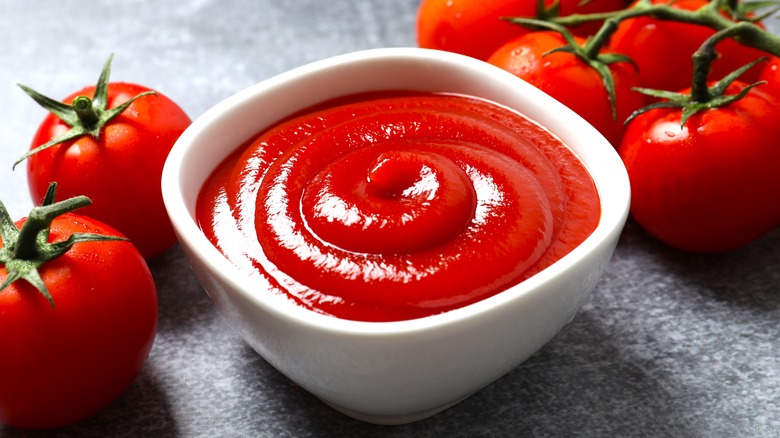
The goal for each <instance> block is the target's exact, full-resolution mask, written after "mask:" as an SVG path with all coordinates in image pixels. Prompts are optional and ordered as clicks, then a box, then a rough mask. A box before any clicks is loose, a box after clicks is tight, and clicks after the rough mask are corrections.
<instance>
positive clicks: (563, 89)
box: [488, 26, 645, 146]
mask: <svg viewBox="0 0 780 438" xmlns="http://www.w3.org/2000/svg"><path fill="white" fill-rule="evenodd" d="M551 27H554V26H551ZM488 62H489V63H491V64H493V65H496V66H498V67H501V68H502V69H504V70H507V71H509V72H510V73H512V74H514V75H515V76H518V77H520V78H521V79H524V80H526V81H528V82H529V83H531V84H532V85H534V86H536V87H537V88H539V89H541V90H542V91H544V92H546V93H547V94H549V95H550V96H552V97H554V98H555V99H557V100H559V101H560V102H561V103H563V104H564V105H566V106H567V107H569V108H570V109H572V110H573V111H574V112H576V113H577V114H579V115H580V116H581V117H583V118H584V119H585V120H587V121H588V122H589V123H590V124H592V125H593V126H594V127H595V128H596V129H597V130H598V131H599V132H601V134H602V135H604V137H606V138H607V140H609V141H610V143H612V144H613V145H614V146H617V145H618V144H619V143H620V139H621V137H622V135H623V130H624V126H623V121H624V120H625V119H626V118H627V117H628V116H629V115H630V114H631V113H632V112H634V111H635V110H637V109H638V108H640V107H641V106H642V105H644V103H645V99H644V97H643V96H642V95H641V94H639V93H636V92H634V91H633V90H632V88H633V87H634V86H636V71H635V70H634V67H633V66H632V65H631V63H629V62H626V59H625V58H622V57H620V56H617V55H616V54H611V53H609V52H606V51H601V50H599V47H598V45H597V43H596V42H595V38H594V39H589V40H587V41H586V40H585V39H583V38H581V37H576V36H572V35H570V34H568V32H567V31H566V30H565V29H562V28H561V29H558V30H556V31H552V30H549V31H536V32H531V33H528V34H526V35H523V36H521V37H518V38H516V39H514V40H512V41H509V42H508V43H506V44H504V45H503V46H502V47H501V48H499V49H498V50H497V51H496V52H495V53H494V54H493V55H492V56H491V57H490V58H488Z"/></svg>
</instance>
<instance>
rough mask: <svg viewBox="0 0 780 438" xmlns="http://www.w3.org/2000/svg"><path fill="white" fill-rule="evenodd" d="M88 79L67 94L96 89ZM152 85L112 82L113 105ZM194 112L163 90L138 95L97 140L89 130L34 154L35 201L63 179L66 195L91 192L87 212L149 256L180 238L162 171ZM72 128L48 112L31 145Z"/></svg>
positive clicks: (30, 160) (31, 180)
mask: <svg viewBox="0 0 780 438" xmlns="http://www.w3.org/2000/svg"><path fill="white" fill-rule="evenodd" d="M94 90H95V87H87V88H84V89H83V90H81V91H79V92H77V93H74V94H72V95H70V96H69V97H67V98H66V99H65V100H64V102H65V103H68V104H70V103H72V102H73V100H74V99H75V98H76V97H77V96H87V97H92V95H93V93H94ZM144 91H149V89H148V88H146V87H143V86H140V85H135V84H129V83H121V82H115V83H114V82H112V83H109V84H108V108H114V107H116V106H118V105H120V104H122V103H123V102H126V101H127V100H129V99H130V98H132V97H133V96H135V95H137V94H139V93H141V92H144ZM190 123H191V121H190V118H189V117H188V116H187V115H186V114H185V113H184V111H183V110H182V109H181V108H179V106H177V105H176V104H175V103H174V102H173V101H171V100H170V99H169V98H167V97H166V96H164V95H162V94H160V93H157V95H156V96H153V95H151V96H143V97H141V98H139V99H137V100H136V101H135V102H133V103H132V104H131V105H130V106H129V107H128V108H127V109H126V110H125V111H124V112H122V113H121V114H120V115H119V116H117V117H116V118H114V119H113V120H111V121H110V122H108V123H107V124H106V125H105V126H104V127H103V129H102V130H101V131H102V132H101V133H100V139H99V140H96V139H95V138H94V137H92V136H91V135H83V136H81V137H78V138H77V139H75V140H72V141H67V142H65V143H62V144H59V145H55V146H52V147H50V148H48V149H45V150H42V151H40V152H37V153H35V154H33V155H32V156H30V157H29V158H28V161H27V171H28V183H29V187H30V194H31V195H32V199H33V202H36V203H40V202H41V200H42V199H43V196H44V195H45V194H46V190H47V189H48V186H49V183H51V182H55V181H56V182H57V183H59V192H60V193H61V196H62V197H63V198H69V197H73V196H77V195H85V196H88V197H89V198H91V199H92V205H91V206H89V207H87V208H85V209H84V210H83V214H84V215H86V216H89V217H92V218H95V219H97V220H100V221H101V222H104V223H106V224H109V225H111V226H112V227H115V228H117V229H118V230H119V231H120V232H122V233H123V234H124V235H126V236H127V237H128V238H129V239H130V240H131V241H132V242H133V243H134V244H135V246H136V247H137V248H138V249H139V250H140V251H141V253H142V254H143V255H144V257H146V258H149V257H152V256H154V255H157V254H159V253H160V252H162V251H164V250H165V249H167V248H169V247H170V246H172V245H173V244H174V243H176V235H175V234H174V231H173V227H172V225H171V223H170V220H169V218H168V214H167V212H166V210H165V206H164V205H163V200H162V190H161V188H160V178H161V176H162V168H163V164H164V163H165V159H166V158H167V157H168V152H169V151H170V149H171V147H172V146H173V144H174V143H175V142H176V140H177V139H178V138H179V136H180V135H181V133H182V132H183V131H184V129H185V128H187V127H188V126H189V125H190ZM68 129H70V126H68V125H67V124H66V123H65V122H63V121H62V120H60V119H59V118H57V117H55V116H54V115H53V114H49V115H48V116H47V117H46V118H45V119H44V121H43V122H42V124H41V126H40V127H39V128H38V131H37V133H36V134H35V137H34V139H33V141H32V145H31V149H34V148H36V147H37V146H39V145H42V144H44V143H46V142H48V141H50V140H52V139H53V138H55V137H57V136H59V135H60V134H62V133H63V132H65V131H67V130H68Z"/></svg>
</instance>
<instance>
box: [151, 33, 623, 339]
mask: <svg viewBox="0 0 780 438" xmlns="http://www.w3.org/2000/svg"><path fill="white" fill-rule="evenodd" d="M388 59H404V60H412V61H423V62H426V63H431V62H433V63H436V64H437V65H438V66H440V67H441V68H460V69H466V70H470V71H471V72H473V73H474V74H477V75H482V76H484V77H486V78H489V79H491V80H496V81H499V82H503V83H506V84H508V85H511V86H512V87H517V89H518V90H519V91H518V92H522V93H523V94H524V95H527V96H528V97H526V98H524V101H529V102H530V101H533V102H532V105H534V106H537V107H538V106H541V105H542V104H543V105H545V106H549V107H550V108H551V109H550V110H549V111H547V112H548V113H549V114H550V117H552V115H553V114H554V117H555V118H554V119H549V118H548V120H547V121H546V122H547V123H545V121H541V120H539V119H538V118H535V117H532V116H528V117H529V118H531V119H532V120H534V121H536V122H537V123H538V124H540V125H542V126H544V127H545V128H546V129H548V130H549V131H550V132H551V133H553V135H555V136H556V137H559V138H560V135H559V134H560V133H561V129H566V130H568V131H571V132H575V131H576V132H577V133H578V135H584V136H585V137H586V138H588V139H590V140H592V143H593V144H592V146H590V147H592V148H594V149H597V150H595V151H587V153H586V154H585V155H597V156H598V157H599V159H598V160H593V159H590V160H588V159H585V158H583V153H582V152H578V151H575V150H574V149H573V148H571V146H568V142H566V141H564V144H566V145H567V147H569V148H570V149H572V151H573V152H574V153H575V155H577V156H578V157H579V158H580V160H581V161H582V162H583V164H584V165H585V166H586V168H587V169H588V172H589V173H590V174H591V177H592V178H593V180H594V183H595V184H596V187H597V191H598V193H599V199H600V201H601V216H600V218H599V222H598V224H597V226H596V229H595V230H594V231H593V233H591V235H590V236H588V237H587V238H586V239H585V240H584V241H583V242H582V243H581V244H580V245H578V246H577V247H576V248H574V249H573V250H572V251H570V252H569V253H568V254H566V255H564V256H563V257H561V258H560V259H559V260H557V261H556V262H554V263H553V264H551V265H550V266H549V267H547V268H545V269H544V270H542V271H540V272H538V273H536V274H535V275H533V276H532V277H530V278H528V279H526V280H524V281H522V282H521V283H518V284H516V285H513V286H511V287H509V288H508V289H506V290H503V291H501V292H499V293H497V294H495V295H492V296H490V297H487V298H484V299H482V300H480V301H477V302H475V303H472V304H469V305H466V306H463V307H460V308H456V309H453V310H449V311H447V312H444V313H440V314H435V315H430V316H426V317H422V318H417V319H410V320H402V321H388V322H369V321H355V320H347V319H341V318H338V317H334V316H329V315H324V314H320V313H317V312H315V311H312V310H309V309H306V308H303V307H300V306H298V305H296V304H294V303H292V302H290V301H289V300H288V299H286V298H283V297H281V296H277V295H275V294H270V293H269V294H259V293H253V292H251V290H252V285H253V284H255V285H256V283H253V280H252V279H251V278H250V277H249V276H248V275H246V274H244V273H242V272H241V271H240V270H239V269H238V268H237V267H236V266H235V265H234V264H233V263H232V262H230V261H229V260H228V259H227V258H226V257H225V256H224V255H223V254H222V253H221V252H220V251H219V250H218V249H217V248H216V247H215V246H214V245H212V244H211V242H210V241H209V240H208V239H207V238H206V236H205V234H203V232H202V231H201V230H200V228H199V227H198V225H197V218H196V217H195V216H194V205H195V202H196V200H197V193H198V192H199V191H200V187H198V190H197V192H196V195H195V199H191V198H192V197H189V198H187V197H186V196H184V190H185V189H186V187H183V184H182V181H183V175H184V174H185V170H184V169H183V168H182V162H183V160H185V159H186V157H187V156H188V154H190V153H192V152H191V150H190V149H191V146H192V145H193V143H195V142H196V140H197V138H198V137H199V135H200V134H201V133H203V132H204V131H208V130H209V129H210V127H211V124H212V123H213V122H214V121H215V120H216V119H219V116H220V115H221V114H223V113H224V112H226V111H229V110H230V109H231V108H234V107H236V106H240V105H241V104H242V103H245V102H250V101H253V100H254V99H257V98H258V97H259V96H262V95H263V94H264V93H265V92H267V91H268V90H270V89H273V88H276V87H278V86H282V85H284V84H285V83H288V82H290V81H292V80H295V79H300V78H302V77H304V76H307V75H311V74H318V73H319V72H322V71H327V70H328V69H331V68H334V67H343V66H345V65H347V64H350V63H359V64H362V63H366V62H369V63H370V62H374V61H387V60H388ZM314 103H316V102H312V104H314ZM515 110H516V111H518V110H517V109H515ZM523 113H524V112H523ZM285 115H286V114H284V115H280V118H281V117H283V116H285ZM550 123H552V124H554V125H555V129H553V128H551V127H549V125H550ZM564 124H566V125H568V127H567V126H563V125H564ZM238 146H239V145H236V146H235V147H238ZM233 150H234V149H231V150H229V151H226V152H225V155H224V156H225V157H226V156H227V155H229V154H230V152H232V151H233ZM212 170H213V168H212ZM604 172H612V173H613V174H612V175H611V178H614V179H616V180H617V181H612V182H611V183H610V184H605V182H604V181H602V180H603V179H604V178H605V177H604V176H603V175H604ZM599 176H600V177H599ZM206 177H207V175H204V176H203V180H201V184H202V181H204V180H205V178H206ZM161 185H162V192H163V200H164V203H165V206H166V210H167V211H168V214H169V216H170V219H171V222H172V223H173V225H174V228H175V229H176V230H177V234H178V236H179V239H180V241H181V244H182V245H186V246H187V247H188V248H190V249H191V250H192V251H193V252H195V254H194V256H196V257H197V258H198V259H199V260H200V261H201V262H202V263H205V264H208V265H209V267H210V269H211V270H212V271H214V273H215V274H216V275H218V276H219V281H220V282H223V283H227V285H228V286H229V287H230V288H232V289H233V290H236V291H240V293H241V294H242V295H243V296H244V298H245V299H247V300H249V301H251V302H252V303H253V304H254V305H256V306H260V307H262V308H264V309H265V311H267V312H271V313H274V314H275V315H276V316H277V317H280V318H285V319H287V320H288V321H289V322H294V323H295V324H298V325H303V326H308V327H310V328H313V329H317V330H322V331H329V332H333V333H341V334H349V335H354V336H377V335H387V336H391V335H398V334H408V333H414V332H419V331H423V330H429V329H432V328H435V327H446V326H449V325H451V324H455V323H461V322H463V321H464V320H469V319H473V318H479V317H480V316H481V315H484V314H485V313H486V312H489V311H490V310H492V309H497V308H499V307H502V306H503V305H504V304H506V303H507V302H510V301H513V300H517V299H521V297H522V296H523V295H527V294H529V293H531V292H532V291H533V290H535V289H537V288H538V287H541V286H543V285H544V284H545V283H549V282H550V281H552V280H553V279H554V278H555V277H556V276H558V275H560V274H561V273H563V272H565V271H566V270H567V269H568V268H569V267H572V266H574V265H576V264H578V263H579V262H581V261H583V259H585V258H586V257H587V256H588V255H589V254H591V253H592V252H594V251H595V250H596V249H597V248H598V247H599V246H601V245H603V244H605V242H606V241H608V240H610V237H611V236H614V234H615V233H619V232H620V230H622V228H623V225H624V224H625V221H626V218H627V216H628V207H629V201H630V189H629V182H628V174H627V172H626V170H625V167H624V166H623V163H622V160H621V159H620V157H619V156H618V154H617V151H616V150H615V148H614V147H613V146H612V145H611V144H610V143H609V142H608V141H607V140H606V139H605V138H604V137H603V136H602V135H601V134H600V133H598V131H596V129H595V128H593V127H592V126H591V125H590V124H588V123H587V122H585V120H584V119H582V118H581V117H580V116H579V115H577V114H576V113H574V112H573V111H572V110H570V109H569V108H567V107H565V106H564V105H563V104H561V103H560V102H558V101H557V100H555V99H553V98H552V97H550V96H549V95H547V94H546V93H543V92H542V91H540V90H539V89H537V88H536V87H534V86H532V85H530V84H528V83H527V82H525V81H523V80H522V79H520V78H518V77H516V76H515V75H513V74H511V73H509V72H506V71H505V70H503V69H500V68H499V67H495V66H492V65H490V64H488V63H486V62H483V61H479V60H477V59H474V58H471V57H468V56H464V55H459V54H455V53H451V52H445V51H439V50H432V49H423V48H416V47H394V48H379V49H368V50H360V51H356V52H350V53H345V54H341V55H336V56H333V57H329V58H325V59H321V60H318V61H314V62H311V63H308V64H305V65H303V66H300V67H297V68H294V69H291V70H288V71H286V72H283V73H280V74H278V75H276V76H273V77H271V78H268V79H265V80H262V81H260V82H258V83H255V84H253V85H251V86H249V87H247V88H244V89H243V90H240V91H238V92H236V93H234V94H233V95H231V96H229V97H227V98H226V99H224V100H222V101H221V102H219V103H217V104H216V105H214V106H212V107H211V108H209V109H208V110H206V111H205V112H204V113H203V114H202V115H200V116H199V117H197V118H195V119H194V120H193V122H192V124H191V125H190V126H189V127H188V128H187V129H186V130H185V131H184V133H183V134H182V135H181V136H180V137H179V139H178V141H177V142H176V143H175V145H174V146H173V148H172V149H171V152H170V153H169V155H168V158H167V160H166V162H165V166H164V169H163V174H162V179H161ZM604 193H606V194H608V195H609V196H608V197H607V199H608V200H609V201H610V204H609V205H607V207H608V208H605V205H604V204H605V202H604V199H605V197H604V196H603V194H604ZM189 204H191V207H190V206H189Z"/></svg>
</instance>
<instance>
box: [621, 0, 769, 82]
mask: <svg viewBox="0 0 780 438" xmlns="http://www.w3.org/2000/svg"><path fill="white" fill-rule="evenodd" d="M667 1H668V0H653V2H654V3H664V2H667ZM668 2H669V3H670V5H671V7H673V8H677V9H683V10H689V11H695V10H698V9H699V8H701V7H702V6H704V5H706V4H707V3H709V2H708V1H707V0H679V1H674V2H671V1H668ZM714 33H715V30H714V29H711V28H709V27H706V26H700V25H696V24H690V23H681V22H676V21H664V20H658V19H655V18H652V17H649V16H644V17H636V18H630V19H627V20H625V21H623V22H621V23H620V25H619V26H618V28H617V31H615V33H614V34H613V35H612V38H611V40H610V44H609V48H610V49H611V50H613V51H615V52H618V53H622V54H625V55H628V56H629V57H630V58H631V59H633V60H634V62H635V63H636V65H637V66H638V67H639V79H638V83H639V86H640V87H645V88H652V89H658V90H669V91H679V90H682V89H685V88H688V87H690V86H691V81H692V76H693V61H692V60H691V56H693V53H694V52H695V51H696V50H697V49H698V48H699V46H701V44H702V43H703V42H704V41H705V40H706V39H707V38H709V37H710V36H712V35H713V34H714ZM716 50H717V51H718V52H719V53H720V55H721V56H720V58H719V59H717V60H716V61H715V62H713V64H712V73H710V77H709V79H711V80H717V79H720V78H722V77H723V76H725V75H727V74H728V73H731V72H732V71H734V70H736V69H737V68H739V67H742V66H743V65H745V64H747V63H749V62H752V61H755V60H756V59H758V58H760V57H762V56H765V54H764V52H762V51H760V50H758V49H753V48H750V47H745V46H742V45H740V44H739V43H737V42H736V41H734V40H731V39H729V40H725V41H721V42H720V43H719V44H718V45H717V46H716ZM755 77H756V73H755V72H751V71H748V72H747V74H746V75H745V76H743V80H745V81H748V82H750V81H752V80H753V79H755Z"/></svg>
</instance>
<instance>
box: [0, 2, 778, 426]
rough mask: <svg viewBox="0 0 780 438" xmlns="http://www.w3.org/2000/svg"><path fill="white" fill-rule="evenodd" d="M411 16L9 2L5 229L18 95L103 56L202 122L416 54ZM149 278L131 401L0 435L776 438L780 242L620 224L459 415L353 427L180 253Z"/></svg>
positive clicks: (297, 6) (60, 87)
mask: <svg viewBox="0 0 780 438" xmlns="http://www.w3.org/2000/svg"><path fill="white" fill-rule="evenodd" d="M417 5H418V1H417V0H365V1H363V0H361V1H350V0H329V1H320V0H285V1H266V0H257V1H249V0H245V1H240V0H220V1H217V0H180V1H171V0H166V1H151V0H124V1H75V0H57V1H54V0H36V1H26V2H21V1H13V0H0V144H1V145H2V154H0V155H1V156H0V199H2V200H3V201H4V202H5V204H6V205H7V207H8V209H9V210H10V212H11V214H12V216H13V217H15V218H16V217H20V216H23V215H25V214H26V213H27V211H28V210H29V208H30V207H31V205H32V204H31V201H30V199H29V195H28V193H27V184H26V177H25V174H24V169H23V167H20V168H19V169H17V170H16V171H13V172H12V171H11V164H12V163H13V161H14V159H16V158H17V157H18V156H20V155H21V154H22V153H23V152H24V151H26V149H27V147H28V145H29V141H30V139H31V138H32V135H33V133H34V132H35V130H36V128H37V125H38V123H39V122H40V121H41V119H42V118H43V116H44V112H43V110H42V109H40V108H39V107H38V106H37V105H36V104H35V103H34V102H32V101H31V100H30V99H29V98H28V97H27V96H26V95H25V94H24V93H23V92H22V91H21V90H20V89H19V88H18V87H16V83H18V82H22V83H24V84H26V85H29V86H31V87H33V88H35V89H37V90H38V91H41V92H43V93H45V94H47V95H50V96H53V97H64V96H65V95H67V94H69V93H71V92H73V91H75V90H77V89H79V88H81V87H82V86H84V85H87V84H91V83H93V82H94V81H95V80H96V79H97V75H98V73H99V70H100V67H101V66H102V64H103V62H104V61H105V59H106V58H107V56H108V54H109V53H114V54H115V57H114V64H113V73H112V79H115V80H122V81H128V82H136V83H141V84H144V85H147V86H150V87H152V88H156V89H157V90H159V91H161V92H163V93H165V94H167V95H169V96H170V97H171V98H173V99H174V100H175V101H177V102H178V103H179V104H180V105H181V106H182V107H183V108H184V109H185V110H186V111H187V112H188V113H189V114H190V115H191V116H192V117H197V116H198V115H200V114H201V113H203V112H204V111H205V110H206V109H208V108H209V107H210V106H212V105H214V104H216V103H217V102H219V101H220V100H222V99H224V98H226V97H228V96H229V95H231V94H233V93H234V92H236V91H238V90H241V89H243V88H245V87H247V86H249V85H251V84H253V83H255V82H258V81H261V80H263V79H266V78H269V77H271V76H273V75H275V74H277V73H280V72H283V71H285V70H287V69H290V68H293V67H297V66H300V65H302V64H305V63H307V62H310V61H314V60H318V59H321V58H325V57H328V56H331V55H336V54H341V53H345V52H349V51H353V50H358V49H366V48H374V47H388V46H413V45H414V44H415V41H414V20H415V15H416V9H417ZM770 27H772V28H777V27H778V26H776V22H775V21H774V20H772V21H771V22H770ZM150 266H151V269H152V271H153V274H154V277H155V279H156V281H157V285H158V288H159V299H160V325H159V332H158V336H157V339H156V342H155V345H154V348H153V350H152V352H151V355H150V357H149V360H148V361H147V363H146V365H145V367H144V369H143V371H142V373H141V374H140V375H139V376H138V378H137V379H136V381H135V383H134V384H133V385H132V386H131V387H130V388H129V389H128V391H127V392H126V393H125V394H123V395H122V396H121V397H120V398H119V399H118V400H117V401H116V402H115V403H113V404H112V405H111V406H109V407H108V408H106V409H105V410H104V411H102V412H100V413H99V414H97V415H96V416H94V417H92V418H90V419H88V420H86V421H84V422H82V423H79V424H76V425H73V426H70V427H67V428H63V429H59V430H54V431H47V432H35V433H33V432H29V431H22V430H16V429H9V428H2V427H1V426H0V436H4V437H12V438H17V437H28V436H31V437H36V436H43V437H47V436H52V437H70V436H79V437H105V436H117V437H141V436H155V437H179V436H181V437H216V436H219V437H246V436H295V437H305V436H339V437H341V436H363V435H366V436H368V435H370V436H380V437H381V436H388V437H394V436H415V437H427V436H469V437H471V436H539V437H545V436H554V437H563V436H586V437H589V436H610V437H611V436H620V437H628V436H647V437H657V436H680V437H777V436H780V230H775V231H774V232H772V233H770V234H769V235H768V236H766V237H764V238H762V239H761V240H759V241H757V242H755V243H753V244H751V245H749V246H747V247H745V248H742V249H740V250H737V251H734V252H732V253H729V254H725V255H716V256H690V255H685V254H681V253H679V252H676V251H673V250H670V249H668V248H665V247H664V246H662V245H660V244H659V243H657V242H655V241H653V240H652V239H650V238H649V237H648V236H647V235H645V234H644V233H643V232H642V231H641V230H640V229H639V228H638V227H637V226H636V225H635V224H634V223H631V222H629V224H628V225H627V226H626V229H625V231H624V233H623V236H622V239H621V241H620V243H619V245H618V247H617V250H616V252H615V255H614V257H613V260H612V262H611V263H610V265H609V267H608V269H607V271H606V273H605V275H604V277H603V278H602V280H601V281H600V283H599V284H598V286H597V287H596V289H595V290H594V291H593V293H592V295H591V296H590V297H589V299H588V300H587V302H586V303H585V305H584V307H583V308H582V310H581V311H580V313H579V314H578V315H577V317H576V318H575V319H574V320H573V321H572V322H571V323H570V324H569V325H568V326H566V327H565V328H564V329H563V330H562V331H561V332H560V333H559V334H558V335H557V336H556V337H555V338H554V339H553V340H552V342H550V343H549V344H548V345H547V346H546V347H544V348H543V349H542V350H540V351H539V352H538V353H537V354H535V355H534V356H533V357H531V358H530V359H529V360H528V361H527V362H525V363H524V364H522V365H521V366H520V367H518V368H517V369H515V370H513V371H512V372H510V373H509V374H508V375H506V376H505V377H503V378H501V379H499V380H498V381H496V382H495V383H493V384H492V385H490V386H488V387H487V388H485V389H484V390H482V391H480V392H478V393H477V394H475V395H473V396H472V397H470V398H468V399H466V400H465V401H463V402H462V403H460V404H458V405H456V406H455V407H453V408H451V409H448V410H446V411H444V412H443V413H441V414H439V415H437V416H435V417H432V418H430V419H427V420H424V421H420V422H418V423H414V424H410V425H405V426H396V427H387V426H384V427H380V426H374V425H369V424H366V423H362V422H359V421H356V420H352V419H350V418H348V417H345V416H343V415H342V414H339V413H337V412H335V411H333V410H332V409H330V408H329V407H327V406H325V405H324V404H322V403H321V402H319V401H318V400H317V399H315V398H314V397H313V396H311V395H310V394H308V393H307V392H305V391H304V390H302V389H300V388H299V387H297V386H296V385H295V384H293V383H292V382H290V381H289V380H287V379H286V378H285V377H283V376H282V375H281V374H279V373H278V372H277V371H275V370H274V369H273V368H272V367H271V366H269V365H268V364H267V363H266V362H265V361H263V359H262V358H260V357H259V356H258V355H257V354H256V353H254V352H253V350H251V349H250V348H249V347H248V346H247V345H246V344H245V343H244V342H243V341H242V340H241V339H240V338H239V337H238V335H237V334H236V333H235V332H234V331H233V329H232V328H231V326H230V325H229V324H228V323H227V321H226V320H225V319H224V318H222V317H221V316H220V315H219V314H218V313H217V311H216V309H215V307H214V306H213V305H212V303H211V302H210V301H209V299H208V298H207V297H206V295H205V293H203V292H202V290H201V288H200V287H199V285H198V284H197V283H196V281H195V278H194V276H193V275H192V273H191V272H190V270H189V267H188V265H187V262H186V260H185V259H184V257H183V255H182V253H181V251H180V249H179V248H178V247H175V248H173V249H171V250H170V251H168V252H167V253H165V254H163V255H161V256H159V257H157V258H156V259H154V260H152V261H151V262H150ZM519 335H521V334H519ZM4 359H5V358H4V357H3V353H2V352H0V360H4ZM0 391H2V388H0Z"/></svg>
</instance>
